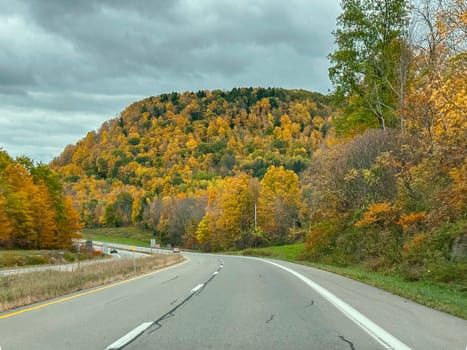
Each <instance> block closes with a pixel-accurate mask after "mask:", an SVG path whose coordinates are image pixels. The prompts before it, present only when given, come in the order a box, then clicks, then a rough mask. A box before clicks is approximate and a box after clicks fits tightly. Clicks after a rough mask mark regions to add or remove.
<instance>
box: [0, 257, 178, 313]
mask: <svg viewBox="0 0 467 350" xmlns="http://www.w3.org/2000/svg"><path fill="white" fill-rule="evenodd" d="M182 259H183V257H182V256H181V255H180V254H167V255H166V254H154V255H152V256H148V257H147V258H141V259H137V260H136V264H135V265H133V264H134V262H133V260H124V259H121V260H120V259H119V260H117V259H116V260H115V261H113V262H111V263H96V264H92V265H87V266H81V267H80V268H79V269H76V270H74V271H72V272H67V271H53V270H48V271H40V272H31V273H23V274H15V275H6V276H3V275H0V312H4V311H7V310H10V309H13V308H17V307H20V306H24V305H28V304H32V303H35V302H39V301H43V300H47V299H51V298H55V297H59V296H62V295H65V294H69V293H73V292H77V291H80V290H84V289H88V288H92V287H96V286H100V285H103V284H106V283H111V282H115V281H119V280H123V279H126V278H129V277H131V276H135V272H136V275H140V274H143V273H148V272H150V271H153V270H157V269H160V268H163V267H166V266H170V265H173V264H175V263H177V262H180V261H181V260H182ZM135 266H136V269H135Z"/></svg>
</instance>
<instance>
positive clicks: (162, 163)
mask: <svg viewBox="0 0 467 350" xmlns="http://www.w3.org/2000/svg"><path fill="white" fill-rule="evenodd" d="M332 113H333V109H332V107H330V98H329V97H328V96H324V95H321V94H319V93H314V92H309V91H304V90H285V89H278V88H268V89H264V88H236V89H233V90H231V91H221V90H215V91H198V92H196V93H193V92H185V93H170V94H163V95H160V96H156V97H150V98H147V99H145V100H142V101H139V102H135V103H133V104H132V105H130V106H129V107H128V108H126V109H125V110H124V111H123V112H122V113H121V114H120V116H118V117H117V118H115V119H111V120H109V121H107V122H105V123H104V124H103V125H102V126H101V127H100V129H99V130H97V131H92V132H89V133H88V134H87V136H86V137H85V138H83V139H82V140H81V141H79V142H78V143H77V144H76V145H69V146H67V147H66V148H65V150H64V151H63V153H62V154H61V155H60V156H59V157H57V158H56V159H54V160H53V162H52V163H51V166H52V167H53V168H54V169H55V170H56V171H58V172H59V173H60V174H61V176H62V177H63V179H64V183H65V188H66V190H67V192H68V194H70V195H72V196H73V198H74V199H75V204H76V206H77V208H79V210H80V214H81V217H82V219H83V220H84V222H85V223H86V225H87V226H88V227H92V226H101V225H107V226H114V225H116V226H120V225H122V226H125V225H141V226H144V227H147V228H150V229H152V230H154V231H155V232H158V233H160V234H163V235H166V237H167V242H171V243H173V244H181V243H183V242H184V241H187V240H188V239H187V237H185V239H183V236H186V235H187V234H188V233H190V234H191V237H192V238H193V237H194V240H195V241H199V239H198V238H199V237H201V236H202V234H201V233H200V232H201V231H199V230H198V225H199V224H200V220H201V219H202V218H203V217H204V216H205V214H206V210H207V209H209V208H207V206H209V205H210V204H209V203H208V202H209V198H210V197H209V195H211V197H212V196H213V189H216V190H219V189H220V188H222V186H224V185H225V182H226V181H227V182H228V181H233V180H232V179H239V178H242V176H246V177H244V179H247V180H245V181H247V182H251V183H250V184H249V185H248V186H249V187H250V188H251V189H252V190H251V191H247V192H248V193H250V194H251V195H252V196H253V197H255V198H253V199H252V201H250V202H248V203H245V208H247V209H245V208H244V209H242V210H244V211H248V212H249V214H248V215H249V216H250V217H249V218H248V220H246V221H245V219H238V220H239V221H237V222H235V223H231V226H235V230H234V231H235V232H237V233H238V232H240V231H242V232H246V231H249V232H250V231H251V230H252V228H253V225H254V223H253V222H252V220H253V206H254V201H256V200H258V196H259V192H258V191H259V187H260V185H259V181H261V180H262V179H263V177H264V176H265V174H266V172H267V171H268V169H276V172H277V174H276V175H277V176H276V180H278V179H279V178H280V176H282V175H284V176H285V177H287V178H293V180H294V181H295V182H294V185H293V186H295V187H296V191H295V190H292V192H293V191H295V192H294V195H295V196H296V197H297V198H295V199H293V201H292V202H293V203H294V204H293V205H292V207H293V210H291V212H288V213H287V215H288V217H290V219H288V222H284V223H282V224H281V225H282V226H281V225H279V223H278V226H281V227H272V228H271V227H270V228H269V232H270V233H271V235H272V236H274V237H273V241H274V242H284V240H285V235H286V234H287V233H288V232H289V231H288V230H289V229H290V228H291V227H294V226H300V222H299V213H300V205H301V204H300V203H301V200H300V199H299V197H300V194H299V185H298V176H297V174H300V173H301V172H303V171H304V170H305V169H306V168H307V167H308V166H309V164H310V161H311V157H312V154H313V152H314V151H315V150H316V149H317V148H318V146H319V145H320V144H321V142H322V140H323V139H324V137H325V135H326V133H327V130H328V128H329V120H330V118H329V117H330V115H331V114H332ZM281 174H282V175H281ZM224 180H225V181H224ZM278 181H279V180H278ZM280 181H282V180H280ZM282 182H284V181H282ZM255 186H256V187H257V188H258V190H253V188H255ZM287 191H288V190H287ZM219 193H220V192H219ZM284 195H286V193H285V192H284ZM287 196H289V194H288V193H287ZM289 197H290V196H289ZM169 199H170V200H171V201H172V202H170V200H169ZM211 200H212V201H214V199H212V198H211ZM270 200H271V201H274V200H277V196H273V197H271V198H270ZM208 204H209V205H208ZM284 205H285V204H284ZM250 207H251V208H250ZM174 208H178V209H174ZM190 208H191V209H190ZM194 208H196V209H197V210H198V211H199V213H196V210H195V209H194ZM210 208H212V205H211V207H210ZM224 209H225V208H224ZM237 209H238V208H237ZM183 210H187V211H189V212H190V215H188V214H186V213H181V211H183ZM238 210H240V209H238ZM238 210H237V211H238ZM223 211H224V212H226V210H223ZM292 212H293V213H292ZM185 214H186V215H185ZM195 214H196V215H195ZM193 215H194V216H193ZM229 215H230V214H229ZM232 215H234V214H232ZM235 215H236V214H235ZM284 215H285V214H284ZM231 219H232V218H230V219H229V220H231ZM232 220H233V219H232ZM235 220H236V219H235ZM266 220H267V219H266ZM174 221H176V222H177V223H178V224H176V223H174ZM211 221H212V220H211ZM239 222H242V223H243V224H239ZM201 224H202V223H201ZM170 225H172V226H170ZM174 225H175V226H176V227H173V226H174ZM177 225H178V226H177ZM242 225H243V226H242ZM224 226H225V225H224ZM263 226H265V225H263ZM197 231H198V233H196V232H197ZM226 239H227V238H226ZM238 239H239V238H238V237H237V238H235V239H232V237H230V238H229V242H230V243H232V242H234V245H239V246H242V245H244V244H243V243H245V242H244V241H243V240H241V239H240V241H242V242H243V243H241V244H237V243H238ZM208 240H209V239H208V238H206V241H208ZM235 242H237V243H235ZM216 244H217V246H216V247H218V248H220V247H222V244H220V243H219V241H217V243H216ZM230 245H231V244H230ZM212 248H214V247H212Z"/></svg>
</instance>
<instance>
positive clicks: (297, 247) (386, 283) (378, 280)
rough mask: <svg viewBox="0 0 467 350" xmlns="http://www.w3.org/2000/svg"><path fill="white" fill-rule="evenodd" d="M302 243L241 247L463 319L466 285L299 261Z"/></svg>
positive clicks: (466, 316)
mask: <svg viewBox="0 0 467 350" xmlns="http://www.w3.org/2000/svg"><path fill="white" fill-rule="evenodd" d="M303 249H304V245H303V244H292V245H285V246H279V247H268V248H258V249H245V250H244V251H242V252H239V253H240V254H243V255H251V256H261V257H270V258H274V259H281V260H287V261H293V262H297V263H300V264H303V265H307V266H311V267H315V268H319V269H321V270H326V271H330V272H334V273H337V274H339V275H343V276H346V277H349V278H352V279H354V280H357V281H361V282H364V283H366V284H369V285H372V286H375V287H378V288H381V289H384V290H386V291H388V292H391V293H393V294H397V295H400V296H402V297H404V298H407V299H410V300H413V301H416V302H418V303H420V304H423V305H426V306H429V307H432V308H434V309H437V310H440V311H444V312H447V313H450V314H452V315H455V316H458V317H461V318H464V319H467V286H465V285H461V284H445V283H434V282H428V281H410V282H409V281H405V280H404V279H403V278H402V277H400V276H397V275H385V274H382V273H378V272H373V271H369V270H367V269H365V268H364V267H363V266H347V267H339V266H332V265H324V264H318V263H312V262H309V261H302V260H300V254H301V252H302V251H303Z"/></svg>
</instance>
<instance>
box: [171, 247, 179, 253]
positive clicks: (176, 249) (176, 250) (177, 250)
mask: <svg viewBox="0 0 467 350" xmlns="http://www.w3.org/2000/svg"><path fill="white" fill-rule="evenodd" d="M172 252H174V253H180V248H177V247H174V249H173V250H172Z"/></svg>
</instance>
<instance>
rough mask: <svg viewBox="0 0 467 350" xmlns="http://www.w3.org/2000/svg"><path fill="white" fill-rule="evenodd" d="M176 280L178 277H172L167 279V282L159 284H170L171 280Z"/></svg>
mask: <svg viewBox="0 0 467 350" xmlns="http://www.w3.org/2000/svg"><path fill="white" fill-rule="evenodd" d="M177 278H178V276H175V277H172V278H171V279H168V280H167V281H164V282H161V284H165V283H169V282H172V281H173V280H176V279H177Z"/></svg>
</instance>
